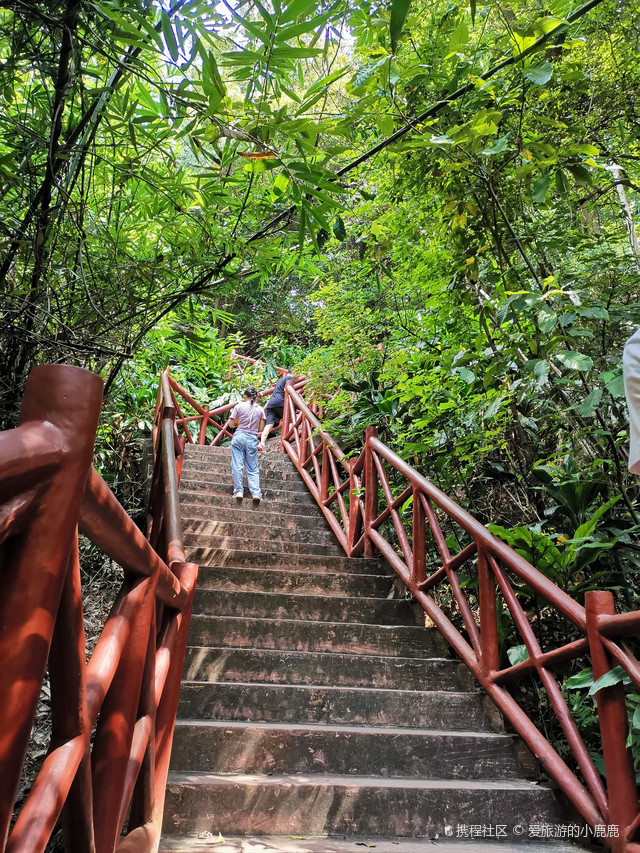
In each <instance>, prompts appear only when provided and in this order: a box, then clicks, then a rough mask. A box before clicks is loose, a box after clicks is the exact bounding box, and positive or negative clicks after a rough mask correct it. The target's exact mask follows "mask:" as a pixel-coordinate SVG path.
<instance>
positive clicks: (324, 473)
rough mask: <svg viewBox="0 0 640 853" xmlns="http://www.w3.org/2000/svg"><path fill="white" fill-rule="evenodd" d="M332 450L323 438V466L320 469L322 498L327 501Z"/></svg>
mask: <svg viewBox="0 0 640 853" xmlns="http://www.w3.org/2000/svg"><path fill="white" fill-rule="evenodd" d="M330 453H331V450H330V449H329V447H328V446H327V442H326V441H325V440H324V438H323V439H322V454H321V459H320V461H321V463H322V468H321V470H320V500H321V501H322V502H324V501H326V499H327V498H328V497H329V476H330V465H329V454H330Z"/></svg>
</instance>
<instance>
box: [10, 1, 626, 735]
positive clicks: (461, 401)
mask: <svg viewBox="0 0 640 853" xmlns="http://www.w3.org/2000/svg"><path fill="white" fill-rule="evenodd" d="M639 51H640V8H639V6H638V3H637V2H636V0H589V2H586V3H584V4H583V5H579V4H577V3H576V2H572V1H571V0H548V2H544V3H543V2H541V0H511V2H502V0H488V2H483V0H464V2H462V3H456V2H453V0H432V2H429V3H426V2H421V0H414V2H409V0H382V2H375V0H374V1H373V2H367V0H362V2H357V3H347V2H344V0H333V2H332V0H291V1H290V2H288V3H286V2H284V0H246V2H245V1H244V0H240V2H237V0H230V2H227V0H222V2H217V0H216V2H213V0H172V2H170V0H100V2H97V0H95V2H90V1H89V0H67V2H64V3H61V2H26V0H0V286H1V288H2V303H1V305H0V317H1V320H2V322H1V324H0V384H1V402H0V406H1V410H0V416H1V418H2V420H3V421H4V423H5V424H11V423H12V422H13V420H14V418H15V415H16V412H17V408H18V404H19V399H20V396H21V393H22V389H23V387H24V382H25V379H26V376H27V375H28V372H29V370H30V369H31V368H32V367H33V365H35V364H37V363H40V362H51V361H63V362H67V363H71V364H77V365H80V366H83V367H87V368H89V369H92V370H94V371H97V372H99V373H101V374H102V375H103V377H104V379H105V390H106V414H105V418H104V424H103V427H102V432H101V434H100V436H99V440H98V447H97V450H98V453H99V458H100V460H101V462H102V464H103V466H104V468H105V470H107V471H109V472H110V476H111V477H112V479H113V481H114V482H116V483H118V481H119V485H120V488H121V489H123V490H125V491H126V489H127V488H128V487H127V485H126V483H125V482H124V480H126V476H125V475H124V474H123V473H122V471H123V470H124V469H126V466H127V464H129V463H128V462H127V460H128V459H129V458H130V457H131V454H130V453H129V451H131V450H135V449H136V448H137V447H138V446H139V441H140V437H141V436H142V435H144V433H145V430H147V429H148V420H149V412H150V407H151V406H152V405H153V401H154V399H155V390H154V389H155V383H156V375H157V370H158V368H160V367H161V366H164V364H166V363H167V362H170V363H172V364H175V365H176V366H177V367H176V375H177V376H178V377H179V378H180V380H181V381H183V382H184V383H185V384H186V385H188V387H189V388H190V389H192V390H193V391H196V392H197V393H198V396H199V397H200V398H201V399H203V400H208V401H209V402H214V401H219V400H222V399H223V398H224V394H225V393H228V392H226V391H225V389H224V387H223V386H222V385H221V383H220V376H221V374H222V373H223V372H224V369H225V366H226V365H227V364H228V357H229V353H230V351H231V349H232V348H233V347H234V346H235V347H237V348H238V349H239V350H240V351H244V352H245V353H247V354H251V355H258V356H261V357H263V358H264V359H265V362H266V363H267V365H271V364H274V363H279V364H283V363H286V364H288V365H293V366H295V368H296V369H297V370H299V371H301V372H305V373H306V374H308V375H309V376H310V377H311V383H312V386H313V388H314V389H315V393H316V395H317V397H318V398H319V399H321V400H326V401H329V402H328V404H327V410H326V411H327V416H328V417H330V418H331V423H332V427H333V430H334V431H335V432H336V433H337V434H338V435H339V436H340V438H341V440H342V442H343V444H344V446H345V448H346V449H347V450H348V449H350V448H354V447H356V446H359V444H360V442H361V438H362V432H363V429H364V428H365V427H366V426H369V425H377V426H378V427H379V429H380V432H381V435H382V438H383V439H384V440H385V441H386V442H387V443H389V444H390V445H391V446H392V447H393V448H394V449H396V450H397V451H398V452H399V453H401V454H402V455H404V456H405V457H407V458H409V459H411V460H412V461H413V463H414V464H416V465H417V466H418V467H419V469H420V470H421V471H423V472H424V473H425V474H426V475H428V476H429V477H431V478H432V479H434V481H435V482H436V483H437V484H438V485H440V486H441V487H442V488H443V489H444V490H445V491H447V492H449V493H451V494H453V495H454V496H455V497H456V499H457V500H458V501H460V502H461V503H463V504H464V505H466V506H468V507H469V508H470V509H471V510H472V511H473V512H474V514H476V515H477V516H478V517H479V518H480V519H481V520H482V521H483V522H486V523H492V524H494V525H496V527H494V528H493V529H494V530H495V531H496V532H497V533H499V535H501V536H503V538H505V539H506V541H508V542H509V543H510V544H512V545H513V546H514V547H516V548H517V549H518V550H520V551H521V552H522V553H524V554H525V555H526V556H527V558H528V559H529V560H531V562H533V563H534V564H535V565H536V566H537V567H538V568H539V569H541V571H544V572H545V573H546V574H547V575H548V576H549V577H551V578H552V579H553V580H554V581H555V582H556V583H558V584H560V585H561V586H562V587H563V588H565V589H567V590H568V591H570V592H571V593H572V594H574V595H576V596H577V597H578V598H581V597H582V596H583V594H584V591H585V590H586V589H589V588H592V587H593V586H598V585H600V586H605V587H608V588H611V589H613V590H614V591H615V593H616V595H617V597H618V599H619V604H620V606H623V607H634V606H635V602H636V598H637V594H638V593H637V590H638V584H637V581H636V578H637V572H638V568H639V567H640V561H639V559H638V555H639V554H640V546H639V545H638V544H637V540H636V533H637V531H638V529H640V528H639V524H640V518H639V517H638V513H639V512H640V509H638V489H637V484H636V482H635V481H634V479H633V478H631V477H630V476H629V475H628V473H627V470H626V452H627V451H626V447H627V440H628V435H627V425H626V408H625V399H624V390H623V383H622V375H621V351H622V346H623V344H624V341H625V339H626V338H627V337H628V336H629V335H630V334H631V333H632V332H633V331H634V330H635V329H636V328H637V327H638V326H639V325H640V300H639V299H638V287H639V285H640V246H639V244H638V238H637V236H636V231H635V228H634V223H635V225H637V216H638V198H640V196H639V193H640V65H639V63H638V55H639ZM114 460H115V461H114ZM132 479H135V478H132ZM129 499H130V500H131V503H132V505H135V504H136V501H139V495H138V496H136V495H131V494H130V495H129ZM583 681H584V679H583ZM636 698H638V697H636ZM578 710H580V709H578ZM583 713H584V715H585V716H586V717H588V714H589V713H590V711H589V710H588V709H586V710H584V709H583ZM638 722H639V724H640V718H639V721H638Z"/></svg>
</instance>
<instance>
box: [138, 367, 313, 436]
mask: <svg viewBox="0 0 640 853" xmlns="http://www.w3.org/2000/svg"><path fill="white" fill-rule="evenodd" d="M233 357H234V358H235V359H238V360H239V361H244V362H247V363H249V364H257V363H258V360H257V359H254V358H249V356H246V355H242V356H241V355H238V354H237V353H235V352H234V353H233ZM276 371H277V372H278V374H279V376H284V375H286V373H287V371H286V370H285V369H284V368H281V367H276ZM306 381H307V380H306V379H305V378H304V377H302V378H298V379H296V381H295V382H294V383H293V386H294V388H295V389H296V390H298V391H300V390H301V389H302V388H304V386H305V384H306ZM287 384H291V383H287ZM273 387H274V386H271V387H270V388H267V389H265V390H264V391H260V392H259V394H258V399H264V398H265V397H269V396H270V395H271V394H272V393H273ZM160 388H161V389H162V392H163V399H166V400H170V401H171V405H172V406H173V407H174V408H175V410H176V418H175V439H174V440H175V441H176V443H177V442H178V441H181V442H183V446H184V445H185V444H199V445H208V446H213V447H215V446H216V445H219V444H220V442H221V441H222V440H223V439H224V438H225V437H226V438H229V439H230V438H231V437H232V433H231V432H229V428H228V427H229V418H228V417H225V416H226V415H228V414H229V413H230V412H231V410H232V409H233V407H234V406H235V405H236V403H235V402H234V403H225V404H224V405H223V406H218V407H217V408H214V409H211V408H209V406H203V405H201V404H200V403H198V402H197V401H196V400H194V399H193V397H192V396H191V395H190V394H189V392H188V391H185V389H184V388H182V387H181V386H180V385H179V384H178V383H177V382H176V381H175V379H174V378H173V377H172V376H171V368H170V367H166V368H165V369H164V370H163V371H162V372H161V374H160ZM186 406H189V408H190V409H191V410H192V412H193V414H188V413H187V409H186ZM183 410H184V411H183ZM161 414H162V401H161V396H160V391H159V392H158V398H157V401H156V411H155V416H154V428H153V437H154V445H155V442H156V441H157V435H158V430H159V418H160V417H161ZM192 426H193V427H194V429H192V428H191V427H192ZM209 427H212V428H213V430H214V435H213V437H212V438H211V440H210V441H208V440H207V429H208V428H209Z"/></svg>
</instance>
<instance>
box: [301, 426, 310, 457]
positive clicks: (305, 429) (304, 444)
mask: <svg viewBox="0 0 640 853" xmlns="http://www.w3.org/2000/svg"><path fill="white" fill-rule="evenodd" d="M308 446H309V424H308V423H307V420H306V418H303V419H302V423H301V424H300V464H301V465H302V467H303V468H304V465H305V462H306V461H307V448H308Z"/></svg>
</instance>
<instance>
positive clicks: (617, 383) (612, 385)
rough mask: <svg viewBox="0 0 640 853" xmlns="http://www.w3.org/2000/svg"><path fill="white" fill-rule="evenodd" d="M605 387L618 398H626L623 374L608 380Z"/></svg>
mask: <svg viewBox="0 0 640 853" xmlns="http://www.w3.org/2000/svg"><path fill="white" fill-rule="evenodd" d="M605 388H606V389H607V391H608V392H609V393H610V394H611V396H612V397H614V398H615V399H616V400H624V396H625V394H624V376H623V375H622V374H620V376H616V377H615V378H614V379H611V380H610V381H609V382H607V384H606V385H605Z"/></svg>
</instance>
